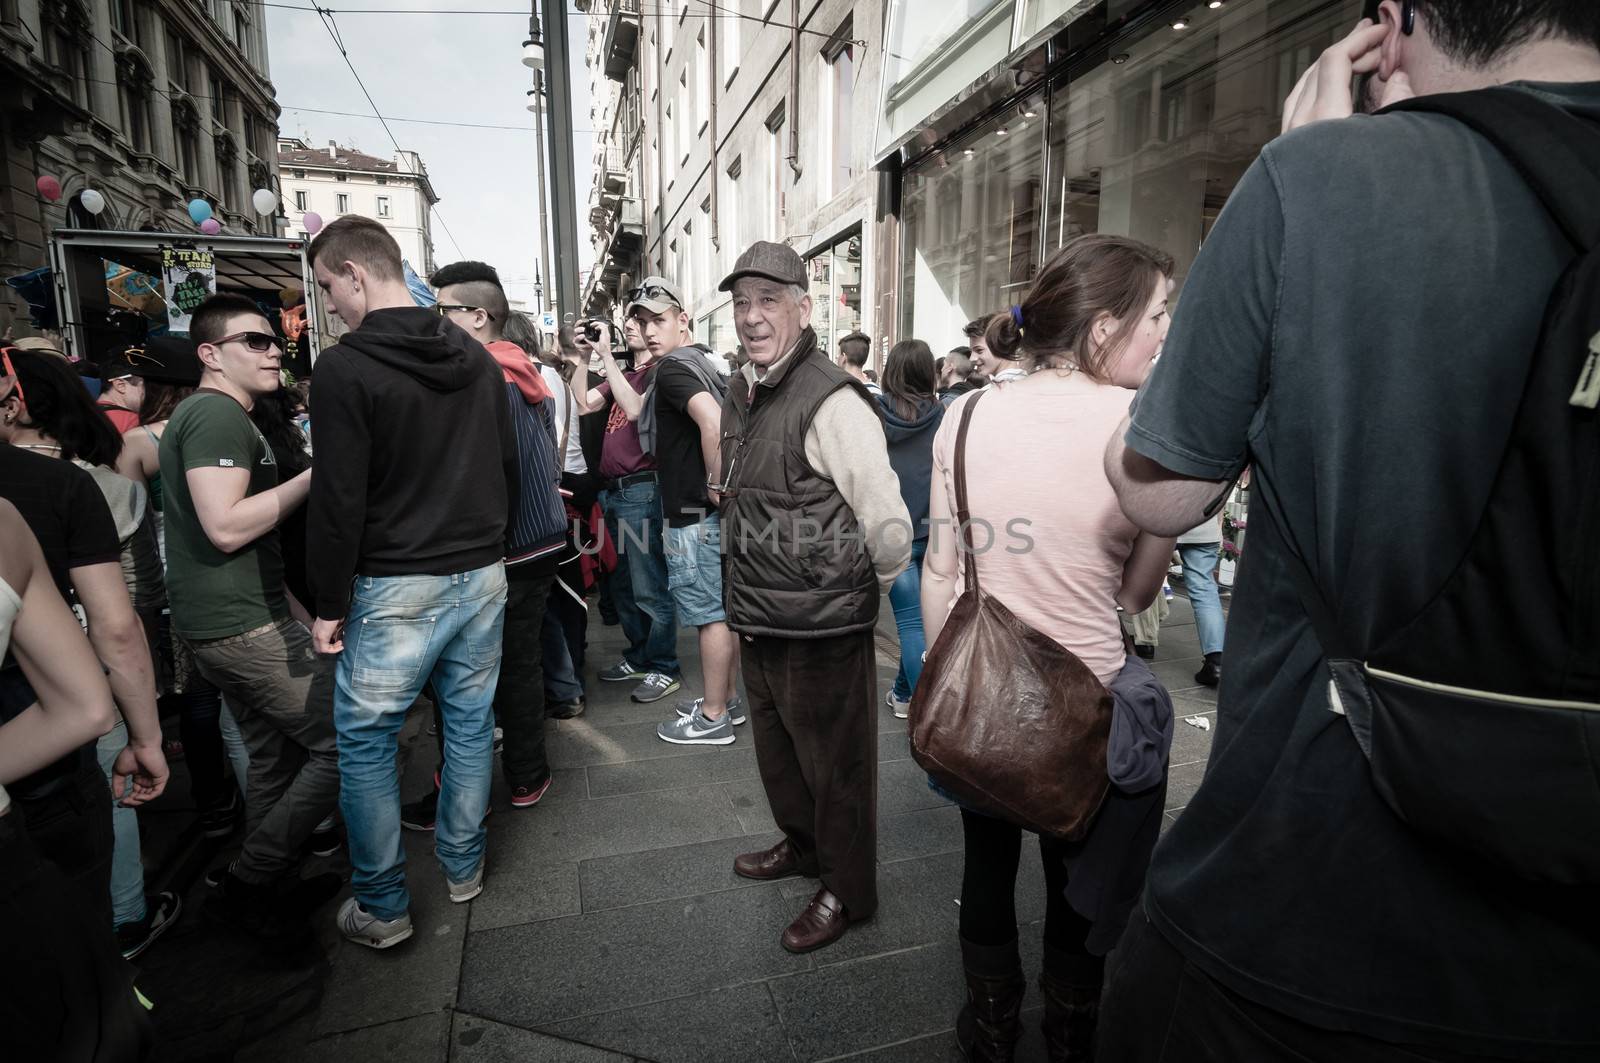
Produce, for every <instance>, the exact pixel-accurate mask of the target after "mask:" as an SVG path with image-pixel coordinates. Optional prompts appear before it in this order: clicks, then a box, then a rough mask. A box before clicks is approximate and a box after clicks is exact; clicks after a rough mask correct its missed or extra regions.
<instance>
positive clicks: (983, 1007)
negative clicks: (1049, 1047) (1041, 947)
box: [956, 938, 1028, 1063]
mask: <svg viewBox="0 0 1600 1063" xmlns="http://www.w3.org/2000/svg"><path fill="white" fill-rule="evenodd" d="M961 965H962V966H963V967H964V968H965V969H966V972H967V1003H966V1006H964V1007H963V1008H962V1009H961V1014H960V1015H958V1016H956V1044H958V1045H960V1047H961V1053H962V1055H964V1056H965V1057H966V1058H967V1059H968V1060H969V1061H970V1063H1010V1061H1011V1058H1012V1056H1013V1054H1014V1053H1015V1052H1016V1050H1017V1039H1018V1038H1019V1037H1021V1036H1022V1020H1021V1015H1022V995H1023V994H1024V993H1026V992H1027V990H1028V982H1027V979H1025V978H1023V977H1022V958H1021V956H1020V955H1018V953H1017V942H1016V940H1015V939H1012V940H1011V941H1009V942H1007V943H1006V944H1004V945H976V944H973V943H972V942H970V941H968V940H967V939H966V938H962V939H961Z"/></svg>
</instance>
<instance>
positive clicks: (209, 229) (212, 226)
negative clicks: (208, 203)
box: [200, 218, 222, 236]
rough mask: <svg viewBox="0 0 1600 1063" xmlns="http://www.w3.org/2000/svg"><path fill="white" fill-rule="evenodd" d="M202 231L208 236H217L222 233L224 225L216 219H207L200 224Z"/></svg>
mask: <svg viewBox="0 0 1600 1063" xmlns="http://www.w3.org/2000/svg"><path fill="white" fill-rule="evenodd" d="M200 231H201V232H203V233H205V234H206V235H207V236H215V235H217V234H218V233H220V232H221V231H222V223H221V222H220V221H218V220H217V219H215V218H207V219H206V220H205V221H203V222H201V223H200Z"/></svg>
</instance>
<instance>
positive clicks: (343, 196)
mask: <svg viewBox="0 0 1600 1063" xmlns="http://www.w3.org/2000/svg"><path fill="white" fill-rule="evenodd" d="M334 203H335V209H337V210H338V212H339V213H340V214H348V213H350V196H349V195H348V194H347V193H344V192H340V193H339V194H338V196H336V197H335V198H334Z"/></svg>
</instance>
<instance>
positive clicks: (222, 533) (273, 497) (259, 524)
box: [184, 466, 311, 554]
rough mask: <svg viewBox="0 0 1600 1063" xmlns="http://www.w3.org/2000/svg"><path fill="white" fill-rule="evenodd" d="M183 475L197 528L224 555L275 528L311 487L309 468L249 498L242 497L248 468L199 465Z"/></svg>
mask: <svg viewBox="0 0 1600 1063" xmlns="http://www.w3.org/2000/svg"><path fill="white" fill-rule="evenodd" d="M184 475H185V476H186V477H187V478H188V481H189V494H190V496H191V497H192V498H193V499H194V512H195V516H196V517H198V518H199V519H200V527H202V528H204V529H205V533H206V538H208V539H210V540H211V544H212V545H213V546H215V547H216V548H217V549H218V550H221V551H222V552H223V553H225V554H231V553H233V552H234V551H235V550H239V549H241V548H243V547H245V546H248V545H250V544H251V543H253V542H255V541H256V540H257V539H259V538H261V536H263V535H265V534H266V533H267V532H269V531H271V530H272V529H273V528H276V527H277V526H278V522H279V521H280V520H282V519H283V517H284V515H285V514H288V513H290V512H292V511H293V510H294V508H295V507H296V506H298V505H300V504H301V503H302V502H304V501H305V500H306V495H307V494H308V493H309V492H310V490H311V470H310V469H307V470H306V471H305V472H303V473H301V474H300V475H299V476H296V477H295V478H294V479H292V480H290V481H289V482H288V483H283V484H279V485H278V486H277V487H274V488H273V489H272V490H270V491H263V492H261V493H260V494H259V495H250V496H249V497H246V496H245V492H246V491H248V490H249V488H250V470H249V469H241V468H220V467H218V468H212V467H210V466H202V467H200V468H195V469H190V470H189V471H188V472H187V473H185V474H184Z"/></svg>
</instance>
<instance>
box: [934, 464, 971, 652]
mask: <svg viewBox="0 0 1600 1063" xmlns="http://www.w3.org/2000/svg"><path fill="white" fill-rule="evenodd" d="M959 548H960V547H959V542H958V536H957V534H956V526H955V515H954V514H953V513H952V512H951V511H950V498H949V494H948V492H946V491H945V487H944V477H943V476H940V475H939V474H938V470H937V469H935V471H934V477H933V483H932V484H931V485H930V490H929V492H928V552H927V553H926V554H924V555H923V558H922V631H923V634H924V635H925V636H926V638H927V643H928V645H929V646H932V645H933V644H934V642H935V641H936V640H937V639H938V638H939V632H941V631H943V630H944V622H945V620H947V619H948V618H949V616H950V603H951V602H953V601H954V600H955V597H956V595H957V593H959V591H958V589H957V587H956V574H957V573H956V566H957V562H958V560H959V555H958V553H957V551H958V550H959ZM969 561H970V559H969Z"/></svg>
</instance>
